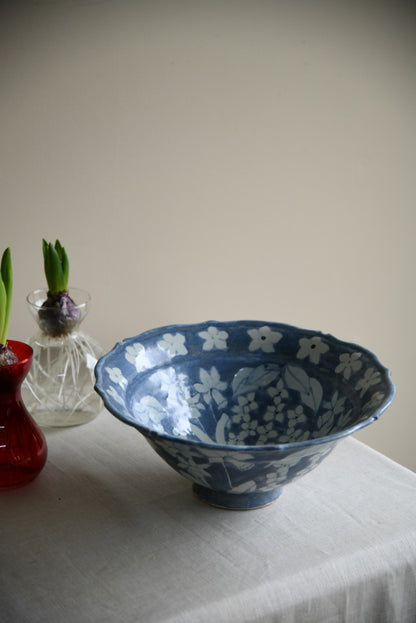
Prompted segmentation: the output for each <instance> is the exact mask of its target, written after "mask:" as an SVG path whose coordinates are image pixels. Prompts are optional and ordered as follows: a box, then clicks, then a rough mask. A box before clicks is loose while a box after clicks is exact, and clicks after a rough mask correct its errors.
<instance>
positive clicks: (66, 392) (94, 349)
mask: <svg viewBox="0 0 416 623" xmlns="http://www.w3.org/2000/svg"><path fill="white" fill-rule="evenodd" d="M69 294H70V296H71V298H72V299H73V301H74V302H75V307H76V309H77V310H78V312H79V313H77V314H76V316H77V317H76V321H71V322H68V323H67V324H66V326H65V327H62V328H61V329H60V330H59V331H57V330H56V328H55V329H53V328H50V327H48V326H47V325H45V322H44V321H43V320H42V318H43V315H44V314H45V306H44V305H43V304H44V302H45V300H46V299H47V295H48V291H47V290H46V289H41V290H34V291H33V292H31V293H30V294H29V295H28V297H27V303H28V307H29V310H30V312H31V313H32V315H33V317H34V318H35V320H36V322H37V323H38V325H39V331H38V332H37V333H36V334H34V335H33V336H32V337H31V338H30V339H29V344H30V346H31V347H32V348H33V364H32V367H31V369H30V372H29V374H28V375H27V377H26V379H25V381H24V383H23V387H22V391H23V396H24V400H25V402H26V405H27V408H28V410H29V412H30V413H31V415H32V416H33V418H34V419H35V420H36V422H37V423H38V424H39V425H40V426H42V427H63V426H77V425H79V424H85V423H87V422H89V421H91V420H93V419H94V418H95V417H96V416H97V415H98V414H99V413H100V411H101V409H102V401H101V399H100V397H99V396H97V393H96V392H95V391H94V382H95V377H94V368H95V364H96V363H97V360H98V359H99V358H100V357H101V356H102V355H103V352H104V351H103V349H102V348H101V346H100V345H99V344H98V343H97V342H96V341H95V340H94V339H93V338H91V337H90V336H89V335H87V334H86V333H84V332H82V331H80V329H79V326H80V324H81V322H82V321H83V320H84V318H85V316H86V315H87V313H88V309H89V305H90V301H91V298H90V295H89V294H88V292H85V291H84V290H80V289H79V288H71V290H70V293H69ZM40 311H41V314H39V312H40ZM47 311H48V308H47ZM49 311H50V312H51V313H53V309H52V308H50V309H49Z"/></svg>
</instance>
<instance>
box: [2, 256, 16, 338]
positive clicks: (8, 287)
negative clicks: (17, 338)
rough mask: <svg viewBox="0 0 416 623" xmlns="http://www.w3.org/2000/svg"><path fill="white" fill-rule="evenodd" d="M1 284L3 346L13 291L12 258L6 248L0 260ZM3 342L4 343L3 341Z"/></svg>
mask: <svg viewBox="0 0 416 623" xmlns="http://www.w3.org/2000/svg"><path fill="white" fill-rule="evenodd" d="M0 272H1V282H2V286H3V288H4V292H3V291H2V293H1V297H2V299H3V303H2V309H1V334H0V337H1V340H0V343H1V344H5V343H6V340H7V331H8V328H9V321H10V311H11V307H12V291H13V271H12V258H11V253H10V248H9V247H8V248H7V249H6V250H5V251H4V253H3V256H2V258H1V267H0ZM3 340H4V341H3Z"/></svg>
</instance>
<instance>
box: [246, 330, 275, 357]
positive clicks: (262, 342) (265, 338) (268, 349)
mask: <svg viewBox="0 0 416 623" xmlns="http://www.w3.org/2000/svg"><path fill="white" fill-rule="evenodd" d="M247 333H248V334H249V336H250V337H251V342H250V345H249V347H248V349H249V350H251V351H253V350H262V351H263V352H264V353H272V352H273V351H274V344H277V342H278V341H279V340H280V339H281V338H282V334H281V333H279V331H272V330H271V329H270V327H267V326H264V327H260V329H249V330H248V331H247Z"/></svg>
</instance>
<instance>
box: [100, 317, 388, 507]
mask: <svg viewBox="0 0 416 623" xmlns="http://www.w3.org/2000/svg"><path fill="white" fill-rule="evenodd" d="M96 376H97V385H96V389H97V391H98V392H99V393H100V395H101V396H102V397H103V399H104V401H105V404H106V406H107V408H108V409H109V410H110V411H111V412H112V413H114V414H115V415H116V416H117V417H119V418H120V419H122V420H123V421H125V422H126V423H128V424H131V425H132V426H135V427H136V428H137V429H138V430H140V431H141V432H142V433H143V434H144V435H146V437H147V438H148V440H149V442H150V443H151V445H152V446H153V447H154V448H155V450H156V451H157V452H158V453H159V454H160V455H161V456H162V457H163V458H164V459H165V460H166V461H167V462H168V463H169V464H170V465H171V466H172V467H173V468H174V469H176V470H177V471H178V472H180V473H181V474H183V475H184V476H186V477H188V478H190V479H191V480H192V481H193V482H194V483H197V485H198V491H197V493H198V495H200V497H203V498H204V499H207V500H208V501H209V502H210V503H216V501H215V499H214V500H212V490H214V491H218V492H219V491H221V492H222V494H221V503H220V502H219V501H218V500H217V502H218V504H219V505H221V506H227V507H229V506H230V505H231V506H232V505H233V504H234V505H236V506H233V507H236V508H240V507H244V508H245V507H252V506H253V505H254V506H259V505H262V504H263V503H267V502H268V501H270V498H271V499H272V498H273V496H274V497H277V495H278V494H279V490H280V488H281V486H282V485H284V484H286V483H287V482H289V481H291V480H293V478H298V477H299V476H301V475H303V474H304V473H307V472H308V471H310V470H311V469H312V468H313V467H314V466H315V465H317V464H318V463H319V462H320V461H321V460H322V459H323V458H324V457H325V456H326V455H327V454H328V452H330V450H331V449H332V447H333V445H334V444H335V442H336V441H337V439H339V438H340V437H342V436H345V435H348V434H350V433H351V432H353V431H354V430H357V429H358V428H361V427H362V426H365V425H367V424H369V423H370V422H371V421H373V420H374V419H376V418H377V417H378V416H379V415H380V414H381V412H382V411H383V410H384V409H385V408H386V407H387V406H388V404H389V403H390V402H391V400H392V398H393V393H394V389H393V385H392V383H391V381H390V378H389V373H388V371H387V370H386V369H385V368H384V367H383V366H382V365H381V364H380V363H379V361H378V360H377V358H376V357H375V356H374V355H373V354H372V353H370V352H368V351H366V350H365V349H363V348H361V347H359V346H357V345H355V344H349V343H345V342H341V341H339V340H337V339H335V338H333V337H332V336H328V335H323V334H321V333H319V332H313V331H305V330H302V329H297V328H295V327H291V326H288V325H282V324H276V323H266V322H257V321H241V322H208V323H202V324H199V325H176V326H170V327H162V328H160V329H154V330H152V331H148V332H146V333H144V334H142V335H139V336H137V337H133V338H129V339H127V340H125V341H124V342H122V343H120V344H118V345H116V346H115V347H114V349H113V350H112V351H111V352H110V353H108V354H107V355H106V356H104V357H103V358H102V359H101V360H100V362H99V364H98V365H97V368H96ZM201 487H202V488H203V490H204V489H205V488H206V490H207V493H206V495H204V493H203V491H202V493H201V490H200V489H201ZM224 492H225V493H227V492H228V493H230V494H231V499H230V500H229V502H228V503H227V500H226V501H225V502H224ZM260 492H263V493H264V499H263V501H262V503H261V504H260V503H259V501H258V499H257V498H258V494H259V493H260ZM270 492H272V493H270ZM250 494H255V495H256V502H254V499H255V496H254V495H252V496H251V497H250ZM232 496H234V497H232ZM236 496H237V497H238V498H239V499H238V501H237V497H236ZM214 497H215V496H214ZM228 497H229V496H228Z"/></svg>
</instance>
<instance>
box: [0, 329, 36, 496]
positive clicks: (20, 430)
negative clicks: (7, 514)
mask: <svg viewBox="0 0 416 623" xmlns="http://www.w3.org/2000/svg"><path fill="white" fill-rule="evenodd" d="M7 345H8V347H9V348H11V350H12V351H13V352H14V353H15V355H16V356H17V358H18V359H19V361H18V362H17V363H14V364H11V365H8V366H0V490H1V489H13V488H15V487H20V486H22V485H25V484H26V483H28V482H30V481H31V480H33V479H34V478H36V476H37V475H38V474H39V472H40V471H41V470H42V468H43V466H44V465H45V462H46V455H47V445H46V439H45V436H44V434H43V433H42V431H41V429H40V428H39V426H38V425H37V424H36V422H35V421H34V420H33V418H32V417H31V416H30V415H29V412H28V410H27V409H26V407H25V405H24V404H23V400H22V396H21V391H20V387H21V384H22V382H23V379H24V378H25V376H26V374H27V373H28V372H29V368H30V366H31V363H32V354H33V351H32V348H31V347H30V346H29V345H28V344H25V343H24V342H17V341H15V340H8V342H7Z"/></svg>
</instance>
